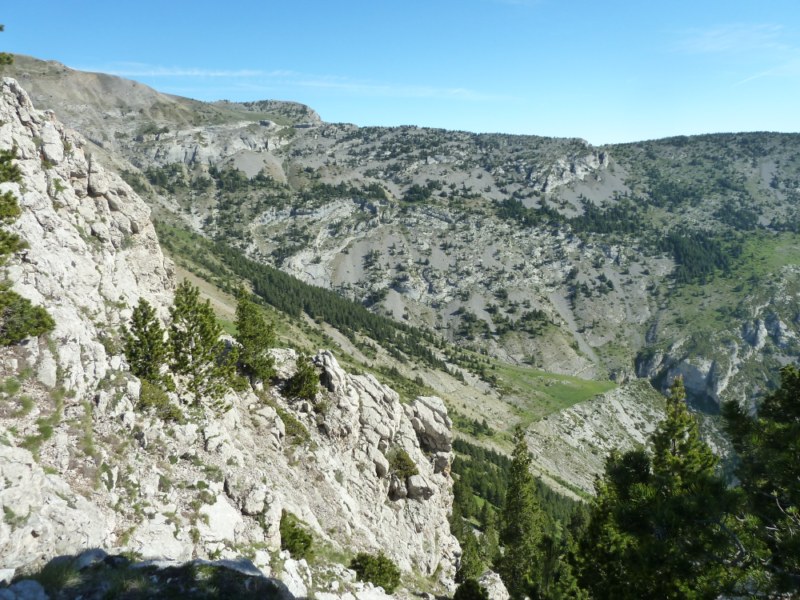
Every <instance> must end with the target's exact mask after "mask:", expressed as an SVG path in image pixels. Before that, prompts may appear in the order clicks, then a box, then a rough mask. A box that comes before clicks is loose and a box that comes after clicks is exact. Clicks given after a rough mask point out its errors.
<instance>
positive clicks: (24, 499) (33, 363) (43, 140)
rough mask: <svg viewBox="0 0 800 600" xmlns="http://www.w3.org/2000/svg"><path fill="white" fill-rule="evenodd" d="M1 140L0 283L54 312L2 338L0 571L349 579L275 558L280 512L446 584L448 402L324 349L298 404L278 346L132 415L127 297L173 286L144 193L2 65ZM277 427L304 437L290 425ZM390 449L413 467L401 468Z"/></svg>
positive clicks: (451, 551) (454, 550) (346, 548)
mask: <svg viewBox="0 0 800 600" xmlns="http://www.w3.org/2000/svg"><path fill="white" fill-rule="evenodd" d="M0 148H3V149H7V148H16V149H17V150H16V151H17V156H18V163H19V165H20V168H21V170H22V173H23V181H22V182H21V183H20V184H3V187H2V190H3V191H5V190H6V189H11V191H13V192H14V193H15V194H16V195H17V197H18V198H19V201H20V205H21V207H22V216H21V217H20V219H19V220H18V221H17V222H16V223H15V224H14V225H13V227H14V230H15V231H16V232H17V233H18V234H19V235H20V236H21V237H22V238H23V239H24V240H25V241H26V242H27V244H28V248H27V250H25V251H24V253H21V254H20V255H19V256H17V257H15V259H14V260H13V261H11V262H10V263H9V264H8V265H7V267H6V277H7V279H8V280H9V281H10V282H12V284H13V288H14V289H15V290H16V291H17V292H18V293H20V294H21V295H23V296H25V297H27V298H29V299H31V300H32V301H33V302H35V303H37V304H41V305H43V306H45V307H46V308H47V310H48V311H50V314H51V315H52V316H53V317H54V319H55V321H56V323H57V325H56V328H55V330H54V331H53V332H52V333H51V334H49V336H43V337H42V338H41V339H38V340H37V339H29V340H27V341H26V342H24V343H23V344H20V345H18V346H15V347H11V348H4V349H2V350H0V377H2V383H3V386H2V389H3V392H2V394H3V399H2V401H1V402H0V506H2V508H3V514H4V519H3V520H2V521H0V557H2V560H1V561H0V563H2V564H0V568H3V567H5V568H10V569H18V568H26V567H32V566H35V565H37V564H41V563H42V562H43V561H45V560H47V559H49V558H51V557H52V556H54V555H56V554H72V553H76V552H79V551H80V550H82V549H85V548H87V547H103V548H107V549H115V550H130V551H133V552H135V553H138V554H139V555H141V556H142V557H144V558H148V557H152V558H161V559H174V560H187V559H190V558H195V557H200V558H209V557H211V558H236V557H239V556H246V557H249V558H251V559H253V560H254V561H255V562H256V564H257V565H258V566H259V567H260V568H262V569H263V570H265V571H266V572H267V573H269V572H273V573H276V574H281V578H282V579H284V580H286V581H287V585H289V590H290V591H291V593H293V594H294V595H296V596H305V595H307V594H308V593H310V592H311V591H312V590H315V589H316V590H317V591H321V590H322V589H323V588H321V587H320V586H322V585H323V583H322V582H324V585H330V588H324V589H336V590H339V589H340V588H339V587H338V583H337V584H336V585H333V580H335V579H344V580H348V577H349V581H350V584H352V576H351V575H347V574H346V569H344V568H343V567H342V568H340V569H339V570H338V571H337V570H336V569H333V570H331V569H330V568H328V569H327V570H324V569H323V571H315V570H314V569H315V568H316V567H315V566H314V565H312V567H313V568H312V569H311V570H309V567H308V565H305V564H304V562H303V561H295V560H292V559H290V558H289V557H288V556H287V555H286V553H281V552H280V531H279V524H280V519H281V514H282V512H283V511H288V512H291V513H293V514H294V515H295V516H296V517H297V518H299V519H300V520H301V521H302V522H303V523H304V524H305V526H306V527H307V528H308V529H309V530H310V531H312V532H313V534H314V537H315V539H316V543H317V544H318V545H319V546H321V547H323V548H327V549H329V550H330V553H331V554H332V555H339V556H346V555H351V554H352V553H354V552H355V551H358V550H367V551H373V552H374V551H377V550H379V549H382V550H383V551H384V552H385V553H386V554H387V555H388V556H390V557H391V558H392V559H394V560H395V561H396V562H397V564H398V565H399V566H400V568H401V569H402V570H403V571H405V572H412V571H413V572H414V573H416V574H419V575H423V576H425V577H428V578H429V579H431V580H433V579H438V581H439V582H440V584H441V585H442V586H444V587H445V588H450V587H451V586H452V577H453V574H454V570H455V564H456V562H457V559H458V555H459V552H460V550H459V547H458V543H457V541H456V540H455V538H454V537H453V536H451V535H450V531H449V525H448V520H447V517H448V513H449V511H450V508H451V501H452V494H451V487H452V481H451V478H450V474H449V467H450V461H451V447H450V443H451V431H450V426H451V424H450V420H449V418H448V417H447V411H446V409H445V407H444V404H443V403H442V402H441V400H439V399H437V398H419V399H417V400H415V401H414V402H412V403H410V404H401V402H400V400H399V396H398V394H397V393H396V392H394V391H393V390H391V389H390V388H388V387H386V386H384V385H382V384H381V383H380V382H378V381H377V380H376V379H375V378H373V377H372V376H370V375H361V376H354V375H350V374H348V373H346V372H345V371H343V370H342V369H341V368H340V367H339V365H338V363H337V361H336V359H335V358H334V357H333V355H332V354H330V353H329V352H326V351H320V352H319V353H318V354H317V355H316V357H315V358H314V361H315V363H316V365H317V368H318V371H319V373H320V377H321V381H322V383H323V391H321V392H320V397H319V399H318V402H317V403H315V404H314V405H313V406H312V405H311V403H308V402H298V401H292V400H289V399H287V398H284V397H283V395H282V394H281V391H280V390H281V382H282V381H283V380H285V379H286V378H288V377H289V376H291V374H292V373H293V371H294V369H295V356H294V354H293V351H288V350H287V351H276V352H275V354H276V357H277V358H278V367H279V376H278V378H277V380H276V381H275V382H273V383H274V385H273V386H271V387H268V388H266V389H263V390H259V391H258V393H256V392H254V391H248V392H242V393H233V392H231V393H230V394H228V396H227V397H226V401H227V403H226V404H227V406H228V407H229V408H227V409H226V411H225V412H224V413H222V414H217V413H214V412H213V411H211V410H210V409H209V410H197V411H194V412H192V413H191V414H190V415H189V416H188V419H187V420H186V422H184V423H165V422H163V421H161V420H160V419H158V418H156V417H155V416H153V415H149V414H147V413H145V412H143V411H141V410H139V409H138V408H137V403H138V399H139V394H140V383H139V381H138V380H137V379H136V378H135V377H133V376H132V375H131V374H130V373H129V371H128V370H127V365H126V363H125V359H124V356H123V355H122V353H121V351H120V345H119V339H118V331H119V327H120V324H121V323H124V322H126V321H127V320H128V318H129V317H130V314H131V309H132V307H133V306H134V305H135V304H136V302H137V301H138V299H139V298H140V297H143V298H145V299H147V300H148V301H149V302H150V303H151V304H153V305H154V306H155V307H156V308H157V310H158V311H159V314H160V315H161V316H162V317H165V316H166V314H167V306H168V304H169V302H170V301H171V295H172V289H173V286H174V282H173V275H172V267H171V264H170V262H169V261H168V260H167V259H165V258H164V256H163V254H162V253H161V249H160V247H159V245H158V241H157V239H156V236H155V233H154V230H153V227H152V224H151V222H150V220H149V211H148V209H147V207H146V206H145V204H144V203H143V202H142V201H141V200H140V199H139V198H138V197H137V195H136V194H135V193H134V192H133V191H132V190H131V188H130V187H129V186H128V185H127V184H126V183H124V182H123V181H122V180H121V179H120V178H119V177H117V176H116V175H114V174H113V173H110V172H107V171H106V170H105V169H103V167H101V166H100V165H99V164H98V161H97V160H96V159H93V157H92V156H91V155H90V154H89V153H88V151H87V149H86V146H85V142H84V140H83V139H82V138H81V137H80V136H79V135H78V134H76V133H74V132H72V131H69V130H66V129H65V128H64V127H63V126H62V125H60V124H59V123H58V122H57V121H56V119H55V116H54V115H53V114H52V113H42V112H37V111H36V110H35V109H34V108H33V106H32V105H31V102H30V100H29V99H28V97H27V95H26V94H25V92H24V91H23V90H22V88H21V87H20V86H19V85H18V84H17V83H16V82H15V81H14V80H11V79H5V80H3V82H2V87H0ZM319 407H324V410H321V409H320V408H319ZM315 409H316V410H315ZM285 422H290V423H291V425H292V427H293V431H294V433H296V432H297V431H298V430H299V431H305V432H306V435H304V436H297V435H294V436H290V435H287V432H286V423H285ZM401 450H402V451H404V452H405V453H406V454H408V456H409V457H410V458H411V460H412V461H413V462H414V463H415V465H416V468H417V471H418V473H417V474H416V475H411V476H408V477H405V476H403V477H400V476H398V474H397V473H395V471H394V469H393V466H392V462H391V460H390V459H391V456H392V455H393V453H396V452H399V451H401ZM333 562H335V561H333ZM322 572H324V573H326V574H327V575H325V574H323V575H320V573H322ZM337 573H338V575H337ZM340 576H341V577H340ZM312 579H313V581H312ZM348 585H349V584H348Z"/></svg>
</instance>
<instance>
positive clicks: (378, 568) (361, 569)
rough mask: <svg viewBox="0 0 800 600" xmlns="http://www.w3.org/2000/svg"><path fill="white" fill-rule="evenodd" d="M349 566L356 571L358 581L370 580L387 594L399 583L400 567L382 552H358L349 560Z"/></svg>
mask: <svg viewBox="0 0 800 600" xmlns="http://www.w3.org/2000/svg"><path fill="white" fill-rule="evenodd" d="M350 568H351V569H353V570H354V571H355V572H356V575H357V576H358V579H359V581H370V582H372V583H373V584H374V585H376V586H380V587H382V588H383V589H384V590H385V591H386V593H387V594H391V593H392V592H393V591H394V590H395V588H396V587H397V586H398V585H399V584H400V569H398V568H397V565H395V564H394V562H392V560H391V559H389V558H388V557H387V556H386V555H385V554H384V553H383V552H378V554H367V553H366V552H359V553H358V554H356V556H355V557H354V558H353V560H352V561H350Z"/></svg>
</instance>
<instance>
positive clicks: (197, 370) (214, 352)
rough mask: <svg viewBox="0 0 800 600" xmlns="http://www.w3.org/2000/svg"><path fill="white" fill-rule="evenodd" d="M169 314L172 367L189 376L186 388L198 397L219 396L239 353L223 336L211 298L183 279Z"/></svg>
mask: <svg viewBox="0 0 800 600" xmlns="http://www.w3.org/2000/svg"><path fill="white" fill-rule="evenodd" d="M170 316H171V318H172V322H171V323H170V327H169V348H170V358H171V363H170V366H171V368H172V371H173V372H174V373H176V374H178V375H185V376H186V378H187V381H186V386H187V389H188V390H189V392H191V393H192V394H193V395H194V399H195V401H197V400H199V399H200V398H202V397H209V398H212V399H214V398H219V397H220V396H221V395H222V394H224V393H225V391H226V390H227V389H228V388H229V387H230V385H231V383H232V382H233V380H234V375H235V365H236V358H237V356H236V352H235V351H233V350H232V349H228V348H226V346H225V343H224V342H223V341H222V340H220V338H219V336H220V334H221V333H222V328H221V327H220V325H219V323H217V320H216V317H215V316H214V311H213V310H212V308H211V304H210V302H209V301H208V300H206V301H205V302H200V291H199V290H198V289H197V288H196V287H195V286H193V285H192V284H191V283H189V282H188V281H183V282H182V283H181V284H180V285H179V286H178V289H177V290H176V291H175V301H174V303H173V305H172V308H171V309H170Z"/></svg>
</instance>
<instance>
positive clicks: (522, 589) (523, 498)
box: [498, 428, 544, 600]
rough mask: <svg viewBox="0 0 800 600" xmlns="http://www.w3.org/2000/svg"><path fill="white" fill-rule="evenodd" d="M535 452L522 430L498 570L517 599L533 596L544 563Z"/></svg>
mask: <svg viewBox="0 0 800 600" xmlns="http://www.w3.org/2000/svg"><path fill="white" fill-rule="evenodd" d="M531 461H532V459H531V455H530V452H529V450H528V445H527V443H526V442H525V435H524V432H523V431H522V429H520V428H518V429H517V431H516V433H515V435H514V452H513V454H512V461H511V468H510V470H509V475H508V488H507V490H506V499H505V505H504V506H503V511H502V513H501V515H500V543H501V544H502V545H503V548H504V552H503V556H502V557H501V558H500V560H499V564H498V571H499V573H500V576H501V577H502V578H503V582H504V583H505V584H506V587H507V588H508V592H509V594H510V595H511V598H512V599H513V600H521V599H522V598H524V597H525V596H533V595H534V594H533V592H532V590H533V589H534V588H535V585H536V583H537V581H538V578H539V577H538V575H539V565H540V563H541V548H540V544H541V541H542V532H543V528H544V516H543V514H542V510H541V507H540V506H539V501H538V499H537V496H536V488H535V483H534V480H533V475H532V474H531V470H530V469H531Z"/></svg>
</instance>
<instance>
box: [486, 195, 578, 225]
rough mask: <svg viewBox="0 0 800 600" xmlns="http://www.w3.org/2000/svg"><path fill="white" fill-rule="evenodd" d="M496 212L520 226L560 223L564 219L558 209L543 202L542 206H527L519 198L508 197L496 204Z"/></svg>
mask: <svg viewBox="0 0 800 600" xmlns="http://www.w3.org/2000/svg"><path fill="white" fill-rule="evenodd" d="M495 213H496V214H497V216H498V217H500V218H501V219H507V220H509V221H513V222H515V223H517V224H518V225H519V226H520V227H535V226H537V225H546V224H548V223H551V222H553V223H560V222H562V221H563V220H564V219H563V217H562V216H561V215H560V214H559V213H558V211H557V210H555V209H554V208H551V207H549V206H547V205H546V204H544V202H542V204H541V207H540V208H526V207H525V205H524V204H523V203H522V202H520V201H519V200H515V199H514V198H506V199H505V200H503V201H501V202H498V203H497V204H496V205H495Z"/></svg>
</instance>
